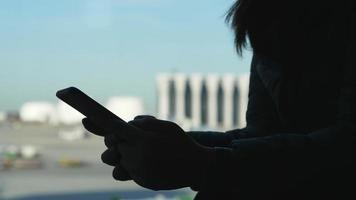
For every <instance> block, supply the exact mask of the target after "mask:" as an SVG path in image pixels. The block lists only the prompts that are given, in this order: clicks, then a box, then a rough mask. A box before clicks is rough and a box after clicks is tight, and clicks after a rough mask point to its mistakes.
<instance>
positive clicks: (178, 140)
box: [84, 117, 214, 190]
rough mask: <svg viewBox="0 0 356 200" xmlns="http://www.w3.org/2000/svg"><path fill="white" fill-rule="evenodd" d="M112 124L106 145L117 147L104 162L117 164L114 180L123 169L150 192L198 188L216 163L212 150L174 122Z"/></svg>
mask: <svg viewBox="0 0 356 200" xmlns="http://www.w3.org/2000/svg"><path fill="white" fill-rule="evenodd" d="M111 124H112V125H111V127H107V128H106V130H109V131H107V132H106V133H105V140H106V141H105V143H109V144H113V145H112V148H111V150H110V148H109V149H108V151H106V152H105V153H106V156H105V158H104V157H103V161H104V162H105V163H114V164H115V163H116V167H115V169H114V178H115V170H118V168H123V169H125V170H126V171H127V172H128V174H129V175H130V177H131V178H132V180H134V181H135V182H136V183H137V184H139V185H140V186H142V187H145V188H148V189H152V190H168V189H178V188H183V187H192V186H194V187H196V186H199V185H200V184H201V182H202V180H203V176H204V169H205V168H207V167H208V165H209V164H210V163H211V162H212V160H213V159H214V151H213V149H212V148H208V147H204V146H201V145H200V144H198V143H196V142H195V141H194V140H193V139H192V138H191V137H190V136H189V135H188V134H186V133H185V131H184V130H183V129H181V128H180V127H179V126H178V125H177V124H175V123H173V122H169V121H163V120H158V119H155V118H153V117H138V118H135V120H133V121H131V122H129V123H125V122H121V121H114V122H113V123H111ZM84 125H85V124H84ZM109 154H110V155H109ZM105 159H106V160H105Z"/></svg>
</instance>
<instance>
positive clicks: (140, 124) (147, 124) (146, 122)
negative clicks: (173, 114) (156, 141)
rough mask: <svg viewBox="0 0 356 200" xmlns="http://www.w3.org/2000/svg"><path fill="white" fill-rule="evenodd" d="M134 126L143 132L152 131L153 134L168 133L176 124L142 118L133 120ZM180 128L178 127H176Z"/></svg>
mask: <svg viewBox="0 0 356 200" xmlns="http://www.w3.org/2000/svg"><path fill="white" fill-rule="evenodd" d="M130 124H131V125H132V126H135V127H137V128H139V129H141V130H145V131H151V132H166V131H171V130H172V128H173V127H174V125H176V124H174V123H172V122H169V121H163V120H158V119H152V118H142V119H138V120H133V121H131V122H130ZM176 126H177V127H178V125H176Z"/></svg>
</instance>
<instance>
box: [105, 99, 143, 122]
mask: <svg viewBox="0 0 356 200" xmlns="http://www.w3.org/2000/svg"><path fill="white" fill-rule="evenodd" d="M106 108H107V109H109V110H110V111H111V112H113V113H114V114H116V115H117V116H119V117H120V118H121V119H123V120H125V121H130V120H132V119H133V118H134V117H135V116H137V115H142V114H144V105H143V101H142V99H140V98H138V97H112V98H110V99H109V101H108V103H107V104H106Z"/></svg>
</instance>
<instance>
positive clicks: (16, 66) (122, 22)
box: [0, 0, 251, 111]
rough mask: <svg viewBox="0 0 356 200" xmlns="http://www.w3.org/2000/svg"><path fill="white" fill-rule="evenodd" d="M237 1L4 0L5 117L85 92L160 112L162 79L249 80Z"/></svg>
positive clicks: (0, 60) (1, 88)
mask: <svg viewBox="0 0 356 200" xmlns="http://www.w3.org/2000/svg"><path fill="white" fill-rule="evenodd" d="M233 2H234V1H233V0H193V1H192V0H60V1H57V0H1V1H0V27H1V31H0V67H1V72H0V93H1V101H0V111H1V110H4V111H7V110H16V109H18V108H19V107H20V106H21V105H22V104H23V103H24V102H27V101H51V102H55V101H56V98H55V96H54V94H55V92H56V90H58V89H61V88H64V87H67V86H71V85H74V86H77V87H79V88H82V89H83V90H84V91H86V92H87V93H89V94H90V95H91V96H93V97H95V99H98V100H99V101H101V102H105V101H106V100H107V98H108V97H110V96H117V95H130V96H140V97H142V98H144V100H145V102H146V105H147V108H148V110H149V111H152V110H153V109H154V105H155V96H156V93H155V77H156V74H157V73H159V72H183V73H194V72H201V73H220V74H223V73H237V74H238V73H245V72H248V71H249V63H250V59H251V52H246V54H245V56H244V58H243V59H242V58H240V57H238V56H237V55H236V53H235V50H234V47H233V35H232V32H231V30H230V29H229V28H228V26H227V25H226V24H225V23H224V14H225V12H226V11H227V9H228V8H229V6H230V5H231V4H232V3H233Z"/></svg>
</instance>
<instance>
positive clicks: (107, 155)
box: [101, 148, 121, 166]
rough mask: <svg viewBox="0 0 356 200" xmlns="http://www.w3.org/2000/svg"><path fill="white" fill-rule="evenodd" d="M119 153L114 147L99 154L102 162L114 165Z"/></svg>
mask: <svg viewBox="0 0 356 200" xmlns="http://www.w3.org/2000/svg"><path fill="white" fill-rule="evenodd" d="M120 159H121V155H120V153H119V152H118V151H116V150H115V149H114V148H110V149H107V150H106V151H104V153H102V154H101V160H102V161H103V163H105V164H107V165H111V166H116V165H118V164H119V162H120Z"/></svg>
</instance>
